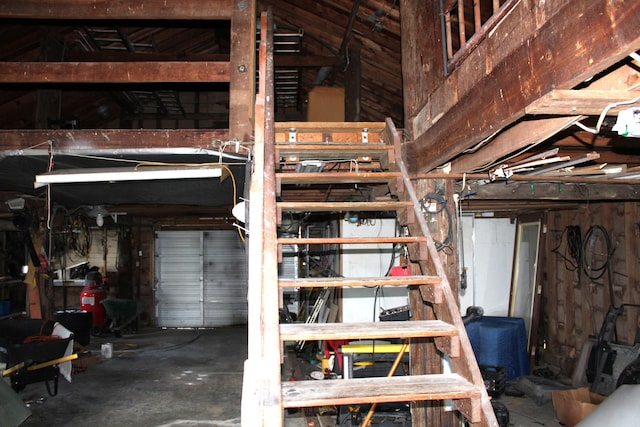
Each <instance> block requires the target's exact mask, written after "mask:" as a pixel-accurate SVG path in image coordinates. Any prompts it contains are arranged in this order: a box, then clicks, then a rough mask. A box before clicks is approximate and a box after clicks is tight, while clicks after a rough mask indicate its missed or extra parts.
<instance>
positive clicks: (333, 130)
mask: <svg viewBox="0 0 640 427" xmlns="http://www.w3.org/2000/svg"><path fill="white" fill-rule="evenodd" d="M262 28H268V26H266V25H263V26H262ZM267 37H268V36H267ZM267 47H268V43H267ZM265 54H268V50H267V53H265ZM261 60H262V57H261ZM266 69H267V75H268V69H269V64H268V61H267V63H266ZM260 93H262V94H265V93H266V94H267V95H266V96H265V98H264V99H261V98H260V97H258V100H257V108H256V146H255V149H256V153H255V154H254V171H253V176H252V182H251V190H250V202H249V206H250V208H249V223H248V226H249V296H248V300H249V355H248V359H247V362H246V364H245V378H244V387H243V402H242V425H243V426H247V427H249V426H250V427H255V426H282V425H283V418H284V415H283V413H284V411H283V409H284V408H298V407H312V406H324V405H356V404H377V403H383V402H405V401H409V402H413V403H414V404H415V403H416V402H421V401H444V400H451V401H453V403H454V405H455V407H456V409H457V410H458V411H459V412H460V413H461V414H462V415H463V416H464V417H465V418H466V419H467V420H468V421H469V422H470V423H471V424H472V425H478V426H480V425H482V426H497V425H498V424H497V421H496V418H495V415H494V413H493V409H492V407H491V403H490V400H489V397H488V395H487V392H486V389H485V387H484V384H483V380H482V376H481V374H480V371H479V369H478V366H477V363H476V360H475V356H474V354H473V351H472V348H471V344H470V343H469V340H468V337H467V335H466V332H465V328H464V325H463V322H462V318H461V316H460V313H459V310H458V306H457V302H456V300H455V298H454V295H453V292H452V291H451V289H450V287H449V283H448V281H447V278H446V275H445V274H444V268H443V267H442V264H441V262H440V258H439V255H438V253H437V250H436V248H435V245H434V242H433V239H432V238H431V236H430V234H429V230H428V228H427V225H426V222H425V219H424V215H423V214H422V212H421V211H420V206H419V203H418V199H417V197H416V195H415V192H414V190H413V187H412V183H411V180H410V179H409V176H408V174H407V171H406V168H405V167H404V165H403V162H402V160H401V158H400V155H399V154H400V138H399V136H398V133H397V132H396V130H395V128H394V126H393V123H391V122H390V121H387V122H386V123H377V124H373V123H366V124H363V123H331V124H313V123H282V124H281V123H277V124H276V123H273V122H272V121H271V119H270V118H269V117H272V115H270V114H268V111H269V105H268V99H269V96H268V94H269V88H268V86H267V87H266V88H265V89H264V90H262V91H260ZM265 101H267V102H266V103H265V104H264V106H263V105H262V104H261V102H265ZM262 108H264V110H263V109H262ZM263 112H267V113H266V114H264V116H263ZM261 124H263V125H264V127H263V128H261V127H260V125H261ZM363 129H366V130H367V131H366V134H365V132H364V131H363ZM293 133H295V135H293ZM363 139H364V140H363ZM345 159H351V160H350V161H352V165H353V167H351V168H350V170H349V171H341V172H333V171H332V170H331V168H328V169H325V170H323V171H318V172H308V171H307V172H305V171H304V170H302V169H300V168H297V167H296V165H298V164H302V163H303V162H304V161H305V160H316V161H317V160H320V161H323V162H325V163H327V164H328V163H330V162H340V161H344V160H345ZM296 170H297V171H296ZM363 183H366V184H367V185H375V184H384V185H388V186H389V188H390V189H391V192H392V194H393V195H395V196H397V197H392V198H385V199H384V200H372V201H359V202H353V201H344V202H332V201H326V200H323V199H320V200H311V199H313V198H317V197H318V194H319V193H318V192H317V191H316V190H317V189H316V188H315V187H316V186H318V185H323V184H324V185H337V184H349V185H353V184H363ZM287 186H289V187H291V186H295V188H293V189H292V191H294V193H293V194H295V200H294V199H293V198H292V199H291V200H289V199H288V198H285V197H284V195H285V194H284V189H285V187H287ZM306 193H309V196H305V194H306ZM281 197H282V200H280V198H281ZM292 197H293V196H292ZM347 211H351V212H354V211H357V212H380V211H382V212H387V213H388V212H395V213H396V215H397V217H398V218H399V219H400V220H401V223H402V225H404V226H405V229H406V230H407V231H408V233H407V235H404V236H386V237H385V236H383V237H376V238H344V237H290V236H289V237H281V238H278V236H277V231H276V229H277V224H279V223H280V222H281V221H282V218H283V215H284V214H287V213H291V212H305V213H309V212H335V213H336V214H338V215H342V213H343V212H347ZM366 243H394V244H400V245H407V247H408V251H407V252H408V253H409V254H410V258H411V259H410V266H411V275H410V276H395V277H394V276H392V277H369V278H344V277H326V278H324V277H313V278H300V279H286V280H285V279H282V280H279V279H278V275H277V262H278V256H279V255H280V256H281V254H282V252H281V250H282V246H283V245H289V244H300V245H308V244H309V245H316V244H332V245H345V244H349V245H358V244H366ZM427 272H430V274H427ZM353 286H409V287H410V289H412V290H413V291H414V292H410V295H411V298H413V301H412V303H411V304H412V306H416V305H419V304H425V303H426V304H427V305H428V306H431V307H432V308H433V313H434V314H435V319H421V315H419V314H418V313H414V317H413V318H412V320H410V321H390V322H375V323H374V322H371V323H304V324H303V323H284V324H279V316H278V309H279V306H280V305H281V304H282V298H281V293H282V291H283V290H284V289H286V288H292V287H295V288H307V287H308V288H344V287H353ZM416 298H418V299H419V301H416ZM258 310H259V311H258ZM416 314H418V315H417V316H416ZM389 338H404V339H409V342H410V348H411V350H410V352H411V357H412V359H413V358H415V357H418V356H417V355H419V354H422V353H421V352H420V351H418V347H416V349H415V350H416V351H414V348H413V347H414V346H418V345H422V344H421V343H424V342H432V343H434V344H435V347H436V348H437V349H438V351H439V352H441V353H442V354H446V355H448V356H449V358H450V360H451V367H452V371H453V373H450V374H443V373H423V374H419V375H409V376H393V377H382V378H378V377H376V378H357V379H348V380H342V379H337V380H325V381H317V380H302V381H281V378H280V375H281V369H280V368H281V365H280V364H281V362H282V360H283V356H282V348H283V346H284V343H285V342H286V341H314V340H357V339H389ZM412 366H413V360H412ZM413 425H414V426H423V425H427V423H426V419H425V418H424V417H414V418H413Z"/></svg>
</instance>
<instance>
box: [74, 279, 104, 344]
mask: <svg viewBox="0 0 640 427" xmlns="http://www.w3.org/2000/svg"><path fill="white" fill-rule="evenodd" d="M106 297H107V291H106V289H105V288H104V287H103V285H102V276H100V274H99V273H98V274H97V275H91V273H89V274H87V278H86V279H85V285H84V288H82V292H80V309H81V310H86V311H89V312H91V315H92V318H93V320H92V321H91V335H94V336H99V335H100V334H101V333H102V330H103V329H104V327H105V326H106V325H105V324H106V321H107V314H106V311H105V309H104V306H103V305H102V304H101V301H102V300H103V299H105V298H106Z"/></svg>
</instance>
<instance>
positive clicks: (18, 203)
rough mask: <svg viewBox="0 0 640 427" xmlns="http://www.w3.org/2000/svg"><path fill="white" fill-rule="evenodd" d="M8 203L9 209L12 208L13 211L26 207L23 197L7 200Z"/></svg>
mask: <svg viewBox="0 0 640 427" xmlns="http://www.w3.org/2000/svg"><path fill="white" fill-rule="evenodd" d="M6 203H7V205H9V209H11V210H12V211H21V210H23V209H24V199H23V198H22V197H18V198H17V199H11V200H7V202H6Z"/></svg>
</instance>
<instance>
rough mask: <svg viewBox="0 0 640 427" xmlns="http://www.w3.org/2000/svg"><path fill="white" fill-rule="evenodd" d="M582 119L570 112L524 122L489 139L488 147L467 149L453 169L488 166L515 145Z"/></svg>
mask: <svg viewBox="0 0 640 427" xmlns="http://www.w3.org/2000/svg"><path fill="white" fill-rule="evenodd" d="M578 119H579V116H570V117H554V118H550V119H539V120H528V121H523V122H520V123H518V124H516V125H515V126H513V127H511V128H509V129H507V130H505V131H503V132H502V133H500V134H499V135H497V136H496V137H495V138H494V139H493V140H492V141H488V142H487V144H486V147H481V148H479V149H478V151H475V152H471V153H470V154H464V153H463V155H462V156H460V157H458V158H457V159H455V160H454V161H452V162H451V171H452V172H455V173H461V172H471V171H473V170H474V169H481V168H483V167H484V168H486V167H487V166H489V165H491V164H492V163H494V162H496V161H497V160H499V159H502V158H503V157H505V156H507V155H508V154H510V153H512V152H513V151H514V149H517V148H521V147H526V146H529V145H535V144H537V143H540V142H542V141H545V140H546V139H548V138H550V137H552V136H553V135H555V134H556V133H558V132H560V131H561V130H563V129H566V128H567V127H568V126H570V125H571V124H573V123H574V122H575V121H576V120H578Z"/></svg>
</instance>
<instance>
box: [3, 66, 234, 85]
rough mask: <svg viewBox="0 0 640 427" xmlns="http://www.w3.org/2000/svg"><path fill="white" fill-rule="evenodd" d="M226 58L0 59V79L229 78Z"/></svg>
mask: <svg viewBox="0 0 640 427" xmlns="http://www.w3.org/2000/svg"><path fill="white" fill-rule="evenodd" d="M229 68H230V67H229V62H209V61H197V62H190V61H167V62H165V61H161V62H153V61H144V62H126V61H123V62H2V63H1V64H0V82H2V83H171V82H175V83H187V82H190V83H211V82H228V81H229V79H230V70H229Z"/></svg>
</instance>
